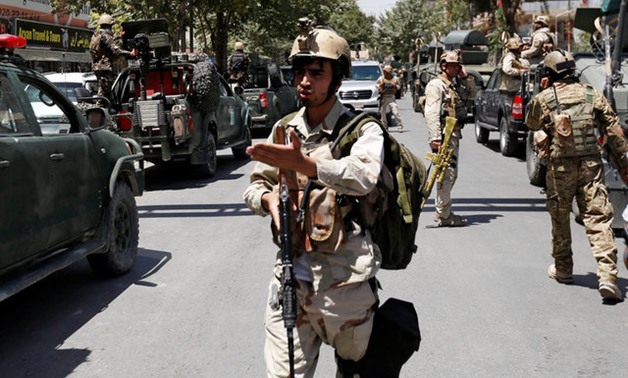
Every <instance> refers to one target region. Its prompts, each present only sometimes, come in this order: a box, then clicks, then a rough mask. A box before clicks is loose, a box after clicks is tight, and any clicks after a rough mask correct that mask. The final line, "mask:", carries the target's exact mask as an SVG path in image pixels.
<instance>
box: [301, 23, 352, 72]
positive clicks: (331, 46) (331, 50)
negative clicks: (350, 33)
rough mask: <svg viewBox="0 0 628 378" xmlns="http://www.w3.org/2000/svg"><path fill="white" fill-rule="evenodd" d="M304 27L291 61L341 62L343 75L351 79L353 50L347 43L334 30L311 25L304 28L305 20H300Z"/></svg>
mask: <svg viewBox="0 0 628 378" xmlns="http://www.w3.org/2000/svg"><path fill="white" fill-rule="evenodd" d="M299 22H300V23H301V25H302V28H301V34H300V35H299V36H298V37H297V38H296V39H295V40H294V43H293V44H292V51H291V52H290V57H289V59H290V61H292V60H293V59H294V58H298V57H312V58H325V59H330V60H338V61H341V63H343V64H341V66H342V67H343V69H342V71H343V72H342V75H343V76H344V77H351V49H350V48H349V44H348V43H347V41H346V40H345V39H344V38H342V37H341V36H339V35H338V33H336V32H335V31H334V30H332V29H330V28H328V27H324V26H315V27H311V26H310V25H306V26H305V27H303V26H304V23H305V20H303V19H302V20H299Z"/></svg>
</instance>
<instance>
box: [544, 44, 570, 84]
mask: <svg viewBox="0 0 628 378" xmlns="http://www.w3.org/2000/svg"><path fill="white" fill-rule="evenodd" d="M543 63H544V66H545V68H546V69H548V70H550V71H552V72H554V73H555V74H557V75H559V76H563V77H564V76H568V75H569V74H571V73H573V72H575V71H576V60H575V59H574V57H573V55H571V53H570V52H569V51H562V50H556V51H552V52H551V53H549V54H547V56H545V59H544V60H543Z"/></svg>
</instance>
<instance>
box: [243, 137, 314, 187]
mask: <svg viewBox="0 0 628 378" xmlns="http://www.w3.org/2000/svg"><path fill="white" fill-rule="evenodd" d="M289 135H290V143H289V144H276V143H268V142H263V143H257V144H255V145H253V146H250V147H247V149H246V153H247V154H248V155H249V156H250V157H251V159H253V160H257V161H259V162H261V163H264V164H268V165H270V166H273V167H276V168H279V169H286V170H292V171H296V172H300V173H302V174H304V175H306V176H307V177H316V175H317V173H316V160H314V159H313V158H311V157H309V156H307V155H305V154H304V153H303V152H302V151H301V146H302V143H301V139H300V138H299V136H298V135H297V133H296V131H294V129H290V134H289Z"/></svg>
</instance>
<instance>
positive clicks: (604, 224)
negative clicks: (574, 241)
mask: <svg viewBox="0 0 628 378" xmlns="http://www.w3.org/2000/svg"><path fill="white" fill-rule="evenodd" d="M546 178H547V210H548V212H549V214H550V216H551V218H552V257H554V263H555V264H556V269H558V270H560V271H562V272H565V273H568V274H571V273H572V270H573V259H572V250H571V229H570V221H569V213H570V212H571V208H572V203H573V199H574V198H575V199H576V201H577V203H578V208H579V209H580V215H581V217H582V220H583V221H584V227H585V230H586V233H587V237H588V238H589V244H590V245H591V251H592V252H593V256H594V257H595V260H596V261H597V276H598V279H600V280H610V281H613V282H616V281H617V246H616V245H615V236H614V234H613V230H612V228H611V223H612V221H613V207H612V205H611V203H610V202H609V200H608V192H607V189H606V185H604V168H603V165H602V162H601V160H600V158H599V157H596V156H587V157H579V158H563V159H554V160H553V161H550V162H548V166H547V176H546Z"/></svg>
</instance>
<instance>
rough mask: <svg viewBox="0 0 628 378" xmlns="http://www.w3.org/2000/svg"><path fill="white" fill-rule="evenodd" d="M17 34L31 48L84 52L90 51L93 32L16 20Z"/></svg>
mask: <svg viewBox="0 0 628 378" xmlns="http://www.w3.org/2000/svg"><path fill="white" fill-rule="evenodd" d="M15 29H16V31H15V34H17V35H19V36H22V37H24V38H26V41H27V46H28V47H29V48H44V49H50V50H64V51H75V52H84V51H86V50H88V49H89V42H90V40H91V38H92V34H93V33H92V31H91V30H89V29H79V28H73V27H68V26H60V25H51V24H44V23H40V22H32V21H26V20H20V19H17V20H15Z"/></svg>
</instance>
